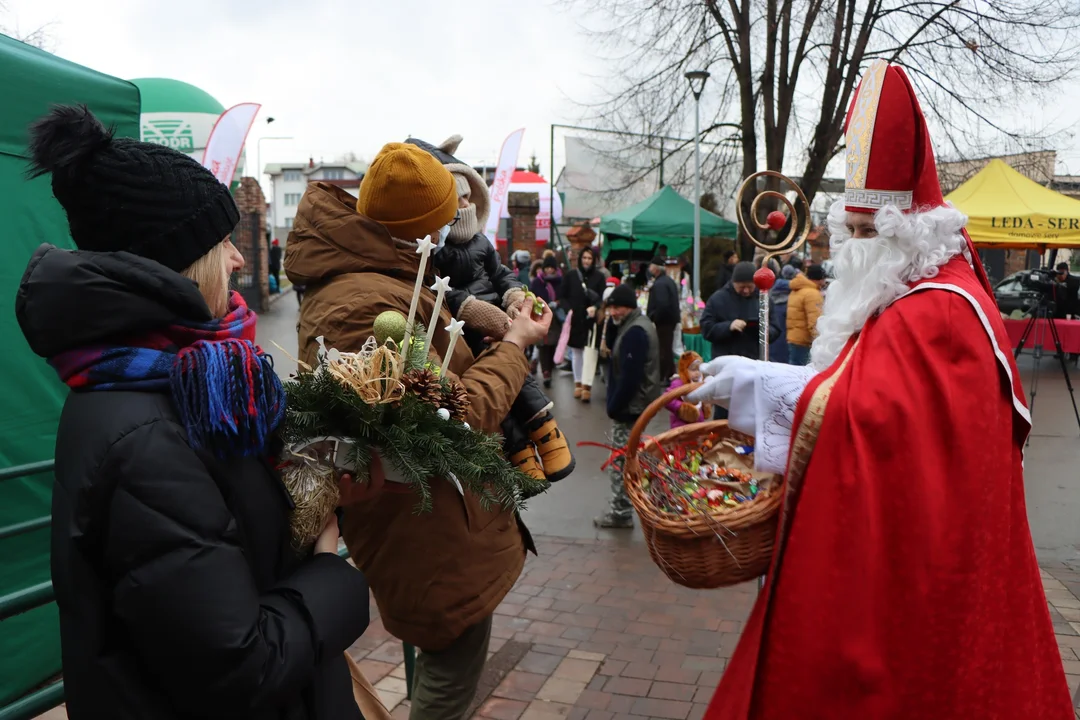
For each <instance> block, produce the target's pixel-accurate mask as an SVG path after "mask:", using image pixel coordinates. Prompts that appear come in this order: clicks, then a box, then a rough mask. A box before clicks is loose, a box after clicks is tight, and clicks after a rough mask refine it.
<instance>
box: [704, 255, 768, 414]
mask: <svg viewBox="0 0 1080 720" xmlns="http://www.w3.org/2000/svg"><path fill="white" fill-rule="evenodd" d="M754 270H755V268H754V264H753V263H750V262H741V263H739V264H738V265H736V266H735V269H734V270H733V271H732V273H731V282H729V283H728V284H727V285H725V286H724V287H722V288H720V289H719V290H717V291H716V292H714V293H713V294H712V296H711V297H710V298H709V301H708V302H707V303H705V312H703V313H702V314H701V336H702V337H703V338H704V339H705V340H708V341H709V342H710V343H712V356H713V358H718V357H721V356H723V355H740V356H742V357H746V358H751V359H753V360H757V359H758V354H759V349H760V344H759V335H758V332H759V330H758V303H759V299H760V294H759V291H758V289H757V286H755V285H754ZM778 337H780V326H779V325H777V324H776V323H775V322H773V321H772V319H771V318H770V321H769V342H773V341H774V340H776V339H777V338H778ZM713 417H714V418H715V419H717V420H724V419H726V418H727V410H725V409H724V408H722V407H720V406H717V407H716V410H715V412H714V416H713Z"/></svg>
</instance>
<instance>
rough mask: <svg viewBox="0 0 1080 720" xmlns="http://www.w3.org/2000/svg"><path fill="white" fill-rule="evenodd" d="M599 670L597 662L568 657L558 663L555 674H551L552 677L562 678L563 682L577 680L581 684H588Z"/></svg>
mask: <svg viewBox="0 0 1080 720" xmlns="http://www.w3.org/2000/svg"><path fill="white" fill-rule="evenodd" d="M599 669H600V662H599V661H597V660H580V659H578V658H571V657H568V658H566V659H565V660H563V661H562V662H561V663H559V667H557V668H555V672H554V673H552V677H557V678H563V679H565V680H579V681H582V682H586V683H587V682H589V681H590V680H592V677H593V675H595V674H596V671H597V670H599Z"/></svg>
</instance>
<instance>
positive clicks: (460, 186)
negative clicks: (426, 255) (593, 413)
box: [406, 135, 576, 482]
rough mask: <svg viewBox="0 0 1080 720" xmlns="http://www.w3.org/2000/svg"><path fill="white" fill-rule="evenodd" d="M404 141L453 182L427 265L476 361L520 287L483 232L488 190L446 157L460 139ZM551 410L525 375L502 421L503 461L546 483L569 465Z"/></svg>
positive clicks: (504, 323) (513, 308) (512, 309)
mask: <svg viewBox="0 0 1080 720" xmlns="http://www.w3.org/2000/svg"><path fill="white" fill-rule="evenodd" d="M406 143H407V144H409V145H415V146H417V147H419V148H422V149H423V150H425V151H427V152H428V153H430V154H431V155H433V156H434V157H435V158H436V159H437V160H438V161H439V162H441V163H442V164H443V166H444V167H445V168H446V169H447V170H449V171H450V173H451V174H452V175H453V176H454V182H455V183H456V184H457V192H458V218H457V219H456V221H455V222H454V223H453V224H452V225H451V226H450V234H449V235H448V236H447V238H446V242H445V244H440V247H438V248H436V250H435V252H434V254H433V255H432V262H433V263H434V265H435V268H436V270H438V271H439V275H440V276H442V277H444V278H448V279H449V280H450V287H451V288H452V290H451V291H450V292H448V293H447V294H446V302H447V306H448V308H449V309H450V312H451V313H452V314H453V316H454V317H455V318H457V319H458V320H461V321H462V322H464V323H465V335H464V337H465V341H466V342H467V343H468V344H469V349H471V350H472V351H473V353H474V354H475V355H477V356H479V355H480V354H481V353H483V352H484V351H485V350H486V349H487V346H488V339H489V338H490V339H495V340H499V339H502V337H503V335H504V334H505V333H506V331H507V330H509V329H510V323H511V321H512V320H513V319H514V317H515V316H516V313H517V312H518V309H519V307H520V306H521V304H522V303H523V302H524V300H525V289H526V288H525V286H524V285H522V283H521V281H520V280H519V279H518V276H517V274H516V273H514V272H512V271H511V270H510V268H508V267H506V266H505V265H503V264H502V261H501V260H500V259H499V255H498V253H496V252H495V245H494V244H493V243H492V242H491V240H489V239H488V238H487V236H486V235H484V233H483V229H484V224H485V222H486V221H487V217H488V212H489V209H490V199H489V196H488V188H487V184H486V183H485V182H484V180H483V178H481V177H480V175H479V173H477V172H476V171H475V170H473V168H472V167H471V166H469V165H467V164H465V163H463V162H461V161H460V160H458V159H457V158H456V157H454V155H453V153H455V152H457V148H458V145H459V144H460V143H461V136H460V135H454V136H452V137H451V138H450V139H448V140H446V141H445V142H443V144H442V145H439V146H437V147H436V146H434V145H431V144H430V143H426V142H424V141H423V140H417V139H416V138H410V139H408V140H406ZM526 267H527V265H526ZM554 406H555V404H554V403H553V402H552V401H551V399H550V398H549V397H548V396H547V394H546V393H544V391H543V389H541V387H540V383H538V382H537V380H536V376H535V375H533V374H531V373H530V374H529V375H528V376H527V377H526V378H525V385H524V386H523V387H522V388H521V392H520V393H518V396H517V399H516V400H515V401H514V405H513V407H511V409H510V415H509V416H508V417H507V418H506V420H505V421H504V423H503V436H504V437H505V441H506V454H507V456H508V457H509V459H510V462H511V463H513V464H514V465H515V466H517V467H518V468H520V469H521V470H522V471H523V472H525V473H527V474H529V475H531V476H533V477H535V478H537V479H543V480H547V481H548V482H558V481H559V480H562V479H564V478H566V477H568V476H569V475H570V474H571V473H572V472H574V467H575V465H576V461H575V459H574V455H573V453H572V452H571V450H570V446H569V444H568V443H567V441H566V436H565V435H563V433H562V430H560V429H559V424H558V421H557V420H556V419H555V416H554V415H553V414H552V413H551V410H552V408H553V407H554Z"/></svg>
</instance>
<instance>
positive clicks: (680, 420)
mask: <svg viewBox="0 0 1080 720" xmlns="http://www.w3.org/2000/svg"><path fill="white" fill-rule="evenodd" d="M701 377H702V376H701V356H700V355H698V354H697V353H696V352H693V351H692V350H688V351H686V352H684V353H683V354H682V355H681V356H680V357H679V374H678V376H677V377H676V378H675V379H674V380H672V381H671V385H670V386H669V387H668V392H671V391H672V390H674V389H676V388H680V387H682V386H683V385H689V384H691V383H698V382H701ZM667 409H668V412H670V413H671V429H672V430H674V429H675V428H678V427H682V426H683V425H689V424H690V423H699V422H705V409H704V406H703V405H701V404H695V403H692V402H687V401H686V400H685V399H683V398H676V399H674V400H672V401H671V402H669V403H668V404H667Z"/></svg>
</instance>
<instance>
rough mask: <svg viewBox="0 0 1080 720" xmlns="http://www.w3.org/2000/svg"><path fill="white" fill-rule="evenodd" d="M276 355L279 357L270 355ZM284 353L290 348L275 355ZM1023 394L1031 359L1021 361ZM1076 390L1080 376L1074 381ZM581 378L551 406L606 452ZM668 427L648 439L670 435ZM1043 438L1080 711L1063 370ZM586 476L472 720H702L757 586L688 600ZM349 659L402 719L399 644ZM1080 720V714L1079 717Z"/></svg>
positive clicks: (533, 523) (379, 635)
mask: <svg viewBox="0 0 1080 720" xmlns="http://www.w3.org/2000/svg"><path fill="white" fill-rule="evenodd" d="M297 313H298V310H297V305H296V298H295V296H294V295H292V294H291V293H287V294H286V295H284V296H282V297H280V298H278V299H277V300H276V302H275V303H274V305H273V307H272V308H271V309H270V311H269V312H267V313H265V314H263V315H262V316H261V317H260V322H259V342H260V344H261V345H262V346H263V347H264V348H266V349H267V350H269V351H270V352H272V353H273V354H274V355H275V359H276V368H277V370H278V372H279V373H281V374H282V376H283V377H285V376H287V375H288V374H289V373H291V372H293V371H295V368H296V365H295V362H294V361H292V360H291V359H290V358H289V356H290V355H291V356H293V357H295V355H296V320H297ZM275 344H276V346H275ZM277 346H280V348H279V347H277ZM1020 367H1021V373H1022V377H1023V381H1024V384H1025V386H1028V385H1029V384H1030V382H1031V377H1032V369H1033V364H1032V360H1031V358H1030V356H1025V357H1023V358H1021V363H1020ZM1070 370H1071V371H1072V372H1073V373H1074V374H1075V376H1076V377H1077V380H1078V381H1080V371H1077V370H1076V369H1075V368H1072V367H1070ZM572 393H573V379H572V377H571V376H570V374H569V373H557V375H556V378H555V382H554V384H553V387H552V388H551V390H550V395H551V397H552V399H553V400H554V401H555V415H556V417H557V418H558V419H559V424H560V426H561V427H562V429H563V432H564V433H565V434H566V435H567V437H568V438H569V439H570V440H571V442H572V443H576V442H578V441H582V440H588V441H594V442H607V441H608V439H609V437H610V428H609V422H608V420H607V417H606V415H605V413H604V407H603V398H604V388H603V383H602V381H601V380H599V379H598V380H597V383H596V385H594V396H595V397H596V398H597V399H596V400H595V401H594V402H593V403H592V404H590V405H583V404H581V403H579V402H577V401H575V400H574V399H573V397H572ZM667 422H668V420H667V418H666V417H661V418H659V419H658V420H656V421H654V423H653V425H652V427H650V428H649V432H651V433H659V432H662V431H663V430H665V429H667ZM1034 424H1035V430H1034V433H1033V435H1032V439H1031V445H1030V447H1029V448H1028V451H1027V455H1026V458H1027V459H1026V468H1027V471H1026V490H1027V501H1028V512H1029V516H1030V520H1031V529H1032V534H1033V536H1034V539H1035V545H1036V547H1037V551H1038V555H1039V560H1040V565H1041V566H1042V576H1043V583H1044V587H1045V590H1046V595H1047V601H1048V605H1049V608H1050V615H1051V619H1052V621H1053V623H1054V631H1055V633H1056V635H1057V641H1058V646H1059V649H1060V651H1061V656H1062V659H1063V663H1064V669H1065V672H1066V674H1067V679H1068V682H1069V689H1070V692H1071V693H1073V695H1074V697H1073V701H1074V704H1080V478H1078V476H1080V473H1078V472H1077V469H1078V468H1080V442H1078V440H1080V429H1078V428H1077V424H1076V420H1075V418H1074V417H1073V415H1072V406H1071V404H1070V402H1069V397H1068V393H1067V390H1066V386H1065V380H1064V378H1063V376H1062V373H1061V367H1060V365H1058V364H1057V363H1055V362H1054V361H1053V360H1052V358H1044V359H1043V361H1042V363H1041V368H1040V373H1039V384H1038V396H1037V400H1036V404H1035V409H1034ZM575 452H576V455H577V461H578V466H577V471H576V472H575V473H574V474H573V475H572V476H570V477H569V478H567V479H566V480H564V481H562V482H560V483H558V484H556V485H555V486H554V487H553V488H552V489H551V490H550V491H549V492H548V493H546V494H545V495H543V496H540V497H538V498H534V499H532V500H531V501H530V503H529V508H528V510H527V511H526V512H525V514H524V518H525V522H526V523H527V524H528V526H529V527H530V529H531V530H532V531H533V534H534V536H535V539H536V544H537V547H538V551H539V555H538V556H537V557H530V558H529V561H528V562H527V564H526V567H525V571H524V572H523V573H522V576H521V578H520V579H519V580H518V582H517V584H516V585H515V587H514V589H513V591H512V592H511V593H510V594H509V595H507V597H506V598H505V600H504V601H503V603H502V604H501V605H500V607H499V608H498V610H496V614H495V618H494V623H493V630H492V642H491V648H490V656H489V662H488V664H487V666H486V668H485V672H484V676H483V678H482V679H481V683H480V690H479V692H478V693H477V696H476V698H475V699H474V702H473V712H472V713H470V715H471V716H472V717H476V718H485V719H487V720H561V719H563V718H569V719H570V720H633V719H635V718H636V719H637V720H641V719H642V718H673V719H675V720H698V719H700V718H701V717H702V716H703V714H704V711H705V708H706V704H707V703H708V701H709V699H710V698H711V697H712V693H713V691H714V689H715V687H716V683H717V682H718V681H719V678H720V675H721V673H722V672H723V670H724V668H725V667H726V664H727V659H728V658H729V657H731V652H732V650H733V649H734V646H735V643H736V642H737V640H738V636H739V633H740V632H741V630H742V626H743V623H744V622H745V620H746V617H747V615H748V614H749V611H750V608H751V607H752V605H753V601H754V597H755V595H756V586H755V584H754V583H745V584H743V585H739V586H736V587H730V588H723V589H719V590H688V589H686V588H683V587H679V586H678V585H675V584H674V583H672V582H671V581H670V580H668V579H667V578H666V577H665V576H664V575H663V574H662V573H661V572H660V570H659V569H658V568H657V567H656V566H655V565H654V564H653V563H652V561H651V560H650V558H649V555H648V553H647V552H646V550H645V548H644V547H643V538H642V536H641V532H640V530H638V529H636V528H635V529H634V530H633V531H605V530H596V529H594V527H593V525H592V518H593V517H594V516H595V515H597V514H599V513H600V512H602V511H603V510H604V508H605V504H606V502H607V497H608V492H609V487H610V486H609V480H608V475H607V473H606V472H604V471H602V470H601V469H600V467H601V465H603V463H604V461H605V460H606V459H607V455H608V452H607V451H606V450H603V449H599V448H591V447H587V448H576V449H575ZM371 612H372V618H373V621H372V624H371V626H370V627H369V628H368V630H367V631H366V632H365V633H364V636H363V637H361V638H360V640H359V641H358V642H357V643H356V644H355V645H354V646H353V647H352V648H350V654H352V655H353V657H354V658H355V659H356V660H357V661H358V662H359V664H360V667H361V668H362V669H363V671H364V673H365V675H366V676H367V677H368V679H369V680H370V681H371V682H372V683H373V685H374V686H375V688H376V691H377V692H378V693H379V695H380V697H381V698H382V700H383V702H384V704H385V705H386V706H387V708H388V709H390V710H392V711H393V716H394V717H395V718H399V719H400V718H407V717H408V713H409V701H408V700H407V698H406V689H407V688H406V682H405V677H406V673H405V664H404V662H403V660H404V654H403V647H402V644H401V643H400V642H399V641H397V640H396V639H394V638H393V637H392V636H391V635H390V634H389V633H388V632H387V631H386V629H385V628H384V627H383V626H382V623H381V621H380V620H379V619H378V617H377V615H378V610H377V608H376V607H375V604H374V603H372V605H371ZM1077 717H1078V720H1080V710H1078V711H1077Z"/></svg>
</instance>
